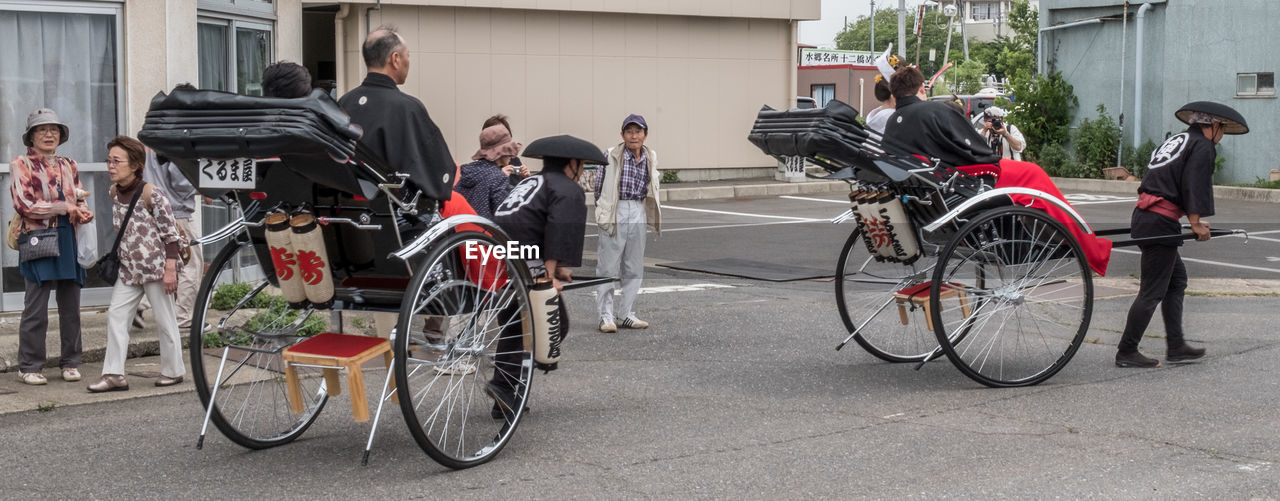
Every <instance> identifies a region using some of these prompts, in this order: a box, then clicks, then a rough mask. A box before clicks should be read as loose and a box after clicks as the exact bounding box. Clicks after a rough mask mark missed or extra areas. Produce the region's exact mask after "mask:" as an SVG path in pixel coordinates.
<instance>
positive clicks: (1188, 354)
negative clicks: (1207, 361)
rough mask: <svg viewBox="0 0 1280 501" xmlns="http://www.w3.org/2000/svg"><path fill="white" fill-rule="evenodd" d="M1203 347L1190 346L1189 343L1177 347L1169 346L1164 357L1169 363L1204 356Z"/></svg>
mask: <svg viewBox="0 0 1280 501" xmlns="http://www.w3.org/2000/svg"><path fill="white" fill-rule="evenodd" d="M1204 352H1205V349H1204V348H1192V347H1191V345H1189V344H1183V345H1182V346H1179V347H1177V348H1169V351H1168V352H1166V353H1165V356H1164V359H1165V360H1168V361H1169V363H1179V362H1190V361H1193V360H1197V359H1200V358H1204Z"/></svg>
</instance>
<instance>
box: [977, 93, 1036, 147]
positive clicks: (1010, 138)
mask: <svg viewBox="0 0 1280 501" xmlns="http://www.w3.org/2000/svg"><path fill="white" fill-rule="evenodd" d="M1005 115H1007V113H1005V111H1004V110H1003V109H1000V108H998V107H995V106H992V107H990V108H987V110H986V111H984V112H983V113H982V128H981V129H979V130H978V133H979V134H981V135H982V138H983V139H986V140H987V144H988V145H990V146H991V151H994V152H995V153H996V154H998V155H1000V158H1008V159H1012V160H1022V150H1023V149H1025V148H1026V147H1027V141H1026V139H1023V137H1022V131H1020V130H1018V127H1017V126H1015V125H1013V124H1011V123H1006V122H1005V121H1004V117H1005Z"/></svg>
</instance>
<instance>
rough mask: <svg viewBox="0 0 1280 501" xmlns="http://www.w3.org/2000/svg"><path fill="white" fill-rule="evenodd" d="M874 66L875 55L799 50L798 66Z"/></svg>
mask: <svg viewBox="0 0 1280 501" xmlns="http://www.w3.org/2000/svg"><path fill="white" fill-rule="evenodd" d="M844 64H850V65H853V66H875V64H876V53H874V52H865V51H859V50H829V49H801V50H800V66H835V65H844Z"/></svg>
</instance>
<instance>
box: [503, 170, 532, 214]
mask: <svg viewBox="0 0 1280 501" xmlns="http://www.w3.org/2000/svg"><path fill="white" fill-rule="evenodd" d="M542 185H543V182H542V175H541V174H539V175H537V176H531V177H529V178H526V179H525V180H524V181H520V184H517V185H516V187H515V188H512V189H511V193H508V194H507V198H506V199H504V200H503V201H502V203H501V204H498V208H497V209H494V211H493V215H494V216H506V215H508V214H513V213H515V212H518V211H519V210H520V208H521V207H524V206H525V205H528V204H529V202H530V201H532V200H533V197H534V196H535V195H537V194H538V190H541V189H542Z"/></svg>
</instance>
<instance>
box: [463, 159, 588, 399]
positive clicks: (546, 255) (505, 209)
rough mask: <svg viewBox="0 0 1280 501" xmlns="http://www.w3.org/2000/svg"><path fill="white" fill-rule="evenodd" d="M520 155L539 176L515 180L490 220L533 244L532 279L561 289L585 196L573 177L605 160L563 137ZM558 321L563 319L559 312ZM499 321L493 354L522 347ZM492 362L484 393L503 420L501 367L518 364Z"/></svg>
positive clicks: (580, 231)
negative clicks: (537, 167)
mask: <svg viewBox="0 0 1280 501" xmlns="http://www.w3.org/2000/svg"><path fill="white" fill-rule="evenodd" d="M523 155H524V156H525V157H529V158H541V159H542V172H541V173H539V174H537V175H535V176H530V177H529V178H527V179H525V180H524V181H521V182H520V184H518V185H516V187H515V188H514V189H512V190H511V193H510V194H509V195H507V198H506V199H505V200H503V201H502V203H501V204H500V205H498V206H497V207H495V208H494V211H493V215H494V222H496V223H498V226H500V227H502V229H503V231H506V232H507V235H508V236H510V237H511V238H512V239H514V240H516V241H518V242H519V243H520V245H521V246H522V247H523V246H525V245H533V246H536V247H537V248H538V256H537V258H536V259H529V261H531V266H530V267H531V268H533V270H532V271H533V272H534V276H535V278H537V277H538V276H539V275H541V276H544V277H549V278H551V280H552V284H553V285H554V286H555V288H556V290H557V291H559V290H561V289H562V287H563V285H562V283H561V282H572V281H573V272H572V270H570V268H575V267H577V266H580V265H582V244H583V237H584V235H585V233H586V223H587V205H586V194H585V193H584V192H583V191H582V186H581V185H579V184H578V178H579V177H581V175H582V171H583V170H584V169H585V168H586V164H588V163H593V164H604V163H606V162H607V161H606V160H605V156H604V153H602V152H601V151H600V150H599V149H598V148H596V147H595V145H593V144H591V143H589V142H587V141H584V140H582V139H578V138H576V137H573V136H567V135H564V136H554V137H548V138H542V139H539V140H537V141H534V142H532V143H530V144H529V146H528V147H526V148H525V151H524V154H523ZM527 257H532V256H527ZM539 264H541V266H538V265H539ZM539 268H544V269H541V270H540V269H539ZM561 308H563V303H562V304H561ZM516 314H518V311H514V310H512V311H507V312H504V313H503V318H505V319H509V318H510V315H516ZM561 319H565V315H564V313H563V310H562V313H561ZM503 323H504V324H511V325H509V326H508V327H507V328H505V329H504V330H503V332H502V334H501V336H500V338H499V340H498V353H516V352H518V351H519V348H520V344H521V343H522V340H521V339H522V338H521V325H520V322H510V321H508V320H504V321H503ZM562 328H563V329H564V330H565V331H566V332H567V330H568V324H567V323H564V324H562ZM517 357H518V355H517ZM497 362H498V363H497V364H495V365H496V366H497V367H495V368H494V375H493V379H492V380H490V382H489V385H488V393H489V396H490V397H491V398H493V399H494V405H493V410H492V412H491V416H492V417H493V418H494V419H503V417H504V413H508V414H510V413H512V411H513V410H514V409H513V407H514V406H513V402H515V397H514V394H515V392H516V388H513V387H512V385H513V383H512V379H513V378H510V377H504V374H503V373H502V370H503V369H502V367H503V366H506V367H513V366H518V365H519V363H520V361H519V360H518V358H516V359H512V358H510V357H509V358H506V359H503V355H498V360H497Z"/></svg>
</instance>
